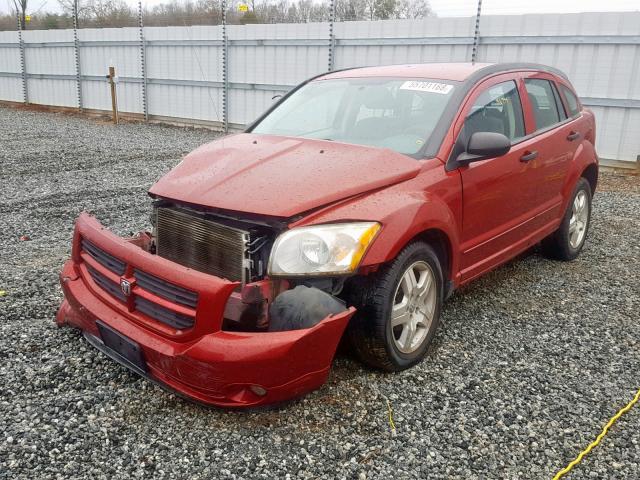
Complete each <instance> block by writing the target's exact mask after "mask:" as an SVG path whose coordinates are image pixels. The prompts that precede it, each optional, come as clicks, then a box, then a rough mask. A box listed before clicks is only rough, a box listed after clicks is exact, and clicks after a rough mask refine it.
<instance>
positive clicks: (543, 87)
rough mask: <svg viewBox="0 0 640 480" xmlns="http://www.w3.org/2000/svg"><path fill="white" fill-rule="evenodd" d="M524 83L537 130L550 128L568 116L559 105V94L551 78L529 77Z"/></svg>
mask: <svg viewBox="0 0 640 480" xmlns="http://www.w3.org/2000/svg"><path fill="white" fill-rule="evenodd" d="M524 84H525V88H526V89H527V95H528V96H529V103H531V108H532V109H533V115H534V117H535V120H536V131H538V130H543V129H545V128H549V127H551V126H553V125H555V124H556V123H559V122H560V121H561V120H563V119H564V118H566V115H565V113H564V110H562V111H561V110H560V109H559V107H558V102H557V94H556V93H554V88H553V85H552V84H551V82H550V81H549V80H541V79H533V78H528V79H525V81H524Z"/></svg>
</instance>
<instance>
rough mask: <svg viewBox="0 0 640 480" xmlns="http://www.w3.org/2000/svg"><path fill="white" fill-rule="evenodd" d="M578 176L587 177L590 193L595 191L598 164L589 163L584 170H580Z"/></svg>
mask: <svg viewBox="0 0 640 480" xmlns="http://www.w3.org/2000/svg"><path fill="white" fill-rule="evenodd" d="M580 176H581V177H583V178H586V179H587V181H588V182H589V185H590V186H591V195H593V194H594V193H595V191H596V187H597V186H598V165H597V164H595V163H590V164H589V165H587V167H586V168H585V169H584V170H582V173H581V174H580Z"/></svg>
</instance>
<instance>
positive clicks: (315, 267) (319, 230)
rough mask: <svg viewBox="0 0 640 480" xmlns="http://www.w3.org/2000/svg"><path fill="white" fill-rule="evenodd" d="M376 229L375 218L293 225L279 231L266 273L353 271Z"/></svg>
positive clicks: (295, 273) (330, 273) (291, 274)
mask: <svg viewBox="0 0 640 480" xmlns="http://www.w3.org/2000/svg"><path fill="white" fill-rule="evenodd" d="M379 230H380V224H379V223H375V222H358V223H339V224H335V225H317V226H314V227H300V228H294V229H291V230H289V231H287V232H284V233H283V234H282V235H280V236H279V237H278V238H277V240H276V242H275V244H274V245H273V249H272V250H271V257H270V258H269V270H268V272H269V275H273V276H278V275H280V276H296V275H335V274H344V273H351V272H354V271H355V270H356V269H357V268H358V265H360V260H362V257H363V256H364V254H365V252H366V251H367V248H369V245H370V244H371V242H372V241H373V239H374V238H375V237H376V235H377V233H378V231H379Z"/></svg>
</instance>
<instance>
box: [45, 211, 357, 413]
mask: <svg viewBox="0 0 640 480" xmlns="http://www.w3.org/2000/svg"><path fill="white" fill-rule="evenodd" d="M82 239H87V240H89V241H90V242H91V243H92V244H94V245H96V246H98V247H99V248H100V249H102V250H103V251H104V252H108V253H109V254H110V255H112V256H113V257H114V258H118V259H121V260H122V261H123V262H125V263H126V264H127V271H126V272H125V274H124V277H127V275H128V273H127V272H128V271H129V270H131V271H133V269H143V270H145V271H146V272H148V273H150V274H152V275H156V276H158V277H160V278H164V279H166V280H167V281H171V282H173V283H175V284H177V285H179V286H180V287H183V288H186V289H189V290H193V291H196V292H197V293H198V294H199V300H198V305H197V308H196V312H195V324H194V326H193V327H192V328H190V329H188V330H186V331H185V330H180V331H179V330H174V329H171V328H169V327H166V326H162V325H161V324H159V323H158V322H155V321H154V320H153V319H150V318H146V317H145V315H143V314H140V313H139V312H136V311H135V310H134V309H132V308H131V302H129V304H128V305H127V304H126V303H124V302H121V301H119V300H118V299H116V298H113V297H112V296H110V295H109V294H108V293H107V292H105V291H104V289H102V288H101V287H100V285H98V284H96V283H95V282H94V281H93V280H92V276H91V275H90V274H89V273H88V271H87V265H85V261H89V262H90V260H91V259H90V258H86V255H84V254H83V253H82V252H81V247H80V245H81V240H82ZM88 267H90V268H94V269H97V268H100V267H101V266H100V265H97V264H95V263H91V264H90V265H88ZM101 273H103V272H101ZM104 273H105V275H106V274H107V273H109V272H104ZM60 281H61V284H62V288H63V291H64V295H65V299H64V301H63V303H62V305H61V306H60V310H59V312H58V315H57V319H56V322H57V323H58V325H60V326H62V325H69V326H73V327H76V328H79V329H81V330H82V331H83V332H84V334H85V337H87V339H88V340H89V341H90V343H92V344H93V345H94V346H96V347H97V348H99V349H100V350H102V351H104V352H105V353H107V354H109V355H110V356H111V357H112V358H114V359H115V360H117V361H119V362H120V363H122V364H124V365H125V366H127V367H129V368H132V366H131V365H130V364H127V363H128V362H126V361H123V359H122V357H119V355H118V353H117V352H115V351H113V350H111V349H109V347H107V346H106V345H105V344H104V343H103V342H102V340H101V337H100V332H99V330H98V327H97V325H96V320H99V321H101V322H102V323H103V324H106V325H107V326H108V327H110V328H111V329H113V330H115V331H117V332H119V333H120V334H121V335H124V336H125V337H126V338H128V339H130V340H131V341H133V342H136V343H137V344H138V345H139V346H140V348H141V350H142V352H143V357H144V360H145V363H146V372H143V371H140V369H136V368H132V370H134V371H136V372H137V373H140V374H143V375H146V376H148V377H149V378H150V379H151V380H154V381H156V382H159V383H161V384H162V385H164V386H167V387H169V388H170V389H172V390H175V391H177V392H178V393H180V394H183V395H186V396H187V397H190V398H192V399H194V400H197V401H200V402H203V403H207V404H211V405H217V406H223V407H243V406H258V405H266V404H270V403H277V402H281V401H284V400H288V399H291V398H294V397H297V396H300V395H303V394H305V393H307V392H310V391H312V390H315V389H317V388H319V387H320V386H321V385H322V384H323V383H324V382H325V381H326V379H327V376H328V374H329V369H330V367H331V362H332V360H333V356H334V354H335V350H336V347H337V344H338V342H339V340H340V338H341V336H342V334H343V332H344V329H345V327H346V325H347V323H348V321H349V319H350V318H351V316H352V315H353V314H354V313H355V309H353V308H351V309H348V310H346V311H345V312H343V313H340V314H337V315H333V316H330V317H327V318H326V319H324V320H322V321H321V322H320V323H318V324H317V325H315V326H314V327H312V328H309V329H304V330H292V331H285V332H255V333H253V332H251V333H246V332H227V331H223V330H222V329H221V326H222V316H223V312H224V308H225V305H226V303H227V300H228V299H229V296H230V295H231V293H232V291H233V289H234V288H235V287H236V284H234V283H232V282H228V281H226V280H222V279H219V278H217V277H213V276H211V275H206V274H202V273H200V272H195V271H193V270H190V269H187V268H185V267H182V266H180V265H177V264H175V263H173V262H169V261H167V260H165V259H163V258H159V257H157V256H155V255H152V254H150V253H148V252H146V251H145V250H143V249H141V248H139V247H138V246H136V245H134V244H132V243H131V242H129V241H127V240H124V239H122V238H119V237H117V236H115V235H113V234H112V233H111V232H109V231H108V230H106V229H104V228H103V227H102V226H101V225H100V224H99V223H98V222H97V221H96V220H95V219H94V218H93V217H90V216H88V215H86V214H83V215H81V217H80V218H79V219H78V222H77V223H76V232H75V236H74V245H73V250H72V259H71V260H69V261H68V262H67V263H66V264H65V266H64V268H63V270H62V272H61V274H60ZM137 288H138V287H136V285H135V283H134V284H133V285H132V295H135V294H136V292H137ZM139 293H140V294H143V293H144V292H142V291H140V292H139ZM144 295H145V296H146V297H147V298H150V297H149V295H148V294H147V293H144ZM152 300H153V299H152ZM158 301H159V302H161V301H162V299H158ZM164 305H165V306H167V307H168V308H173V307H171V305H169V304H168V303H166V302H165V303H164ZM256 387H257V388H256ZM256 392H258V393H256Z"/></svg>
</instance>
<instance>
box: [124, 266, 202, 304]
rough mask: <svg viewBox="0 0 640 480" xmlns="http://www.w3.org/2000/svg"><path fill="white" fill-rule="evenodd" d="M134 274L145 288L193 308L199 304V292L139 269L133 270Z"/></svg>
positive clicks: (139, 283)
mask: <svg viewBox="0 0 640 480" xmlns="http://www.w3.org/2000/svg"><path fill="white" fill-rule="evenodd" d="M133 276H134V277H135V279H136V283H137V285H138V286H139V287H141V288H144V289H145V290H146V291H148V292H150V293H153V294H154V295H158V296H159V297H162V298H164V299H166V300H169V301H171V302H175V303H179V304H180V305H185V306H187V307H190V308H193V309H195V308H196V305H197V304H198V294H197V293H196V292H192V291H191V290H187V289H186V288H182V287H179V286H178V285H174V284H173V283H170V282H167V281H165V280H162V279H161V278H158V277H156V276H155V275H150V274H148V273H145V272H143V271H141V270H138V269H135V270H134V271H133Z"/></svg>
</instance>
